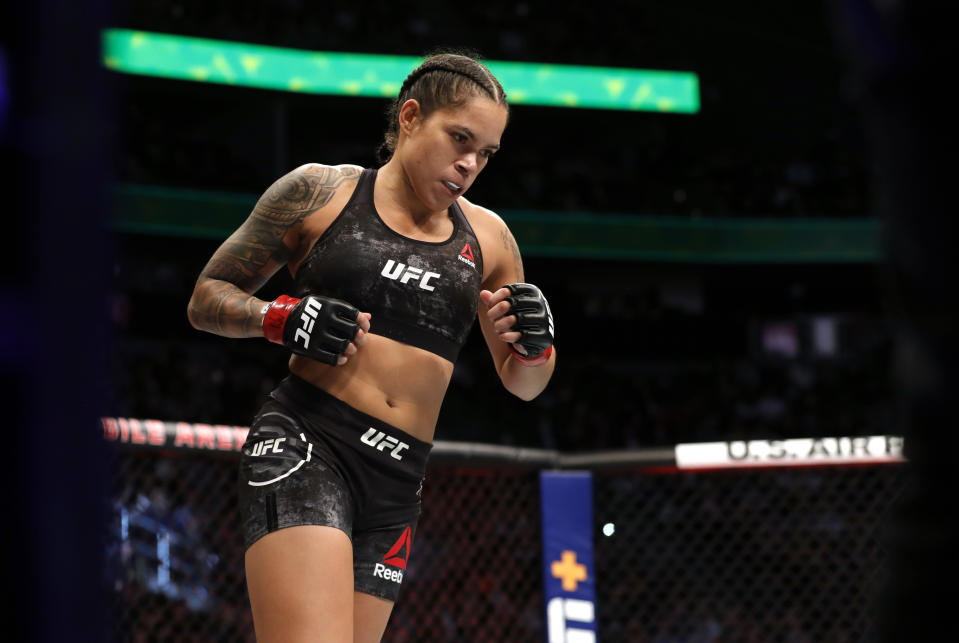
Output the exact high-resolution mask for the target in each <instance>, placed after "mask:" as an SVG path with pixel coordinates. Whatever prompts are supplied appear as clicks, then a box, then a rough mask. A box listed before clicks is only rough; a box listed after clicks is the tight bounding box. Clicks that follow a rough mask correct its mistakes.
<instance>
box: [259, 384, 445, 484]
mask: <svg viewBox="0 0 959 643" xmlns="http://www.w3.org/2000/svg"><path fill="white" fill-rule="evenodd" d="M270 395H271V396H272V397H273V398H274V399H276V400H278V401H280V402H281V403H282V402H292V403H293V404H294V405H299V406H301V407H302V409H301V410H302V411H305V412H306V413H308V414H310V415H316V416H319V417H321V418H323V419H324V420H327V423H328V425H329V427H330V428H331V429H333V430H335V431H338V432H341V433H350V434H353V433H358V434H359V441H358V444H359V443H360V442H362V443H363V444H366V445H367V446H370V447H372V448H374V449H377V450H378V451H381V452H385V453H387V454H389V453H395V454H396V455H399V456H401V458H402V461H403V464H405V465H407V466H412V467H414V468H415V469H417V470H425V468H426V462H427V460H428V459H429V455H430V451H431V450H432V449H433V445H432V444H430V443H429V442H424V441H422V440H419V439H417V438H415V437H413V436H412V435H410V434H409V433H407V432H406V431H403V430H402V429H398V428H396V427H395V426H393V425H392V424H389V423H387V422H384V421H383V420H381V419H379V418H377V417H375V416H372V415H370V414H368V413H364V412H363V411H360V410H358V409H355V408H353V407H352V406H350V405H349V404H347V403H346V402H344V401H343V400H341V399H340V398H338V397H336V396H335V395H331V394H330V393H328V392H326V391H324V390H323V389H321V388H317V387H316V386H313V385H312V384H310V383H309V382H307V381H306V380H304V379H302V378H299V377H297V376H296V375H293V374H292V373H291V374H290V375H288V376H287V377H285V378H284V379H283V381H281V382H280V384H279V385H278V386H277V387H276V389H274V391H273V392H272V393H271V394H270ZM284 398H285V399H284ZM387 436H388V437H389V438H392V440H390V439H387ZM401 445H405V446H401ZM394 459H396V460H399V459H400V458H395V456H394Z"/></svg>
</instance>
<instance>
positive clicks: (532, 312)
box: [504, 284, 553, 366]
mask: <svg viewBox="0 0 959 643" xmlns="http://www.w3.org/2000/svg"><path fill="white" fill-rule="evenodd" d="M504 288H509V291H510V293H511V295H510V296H509V297H507V298H506V301H508V302H509V303H510V311H509V312H508V313H507V314H510V315H516V323H515V324H513V327H512V328H511V329H510V330H518V331H520V332H521V333H522V334H523V336H522V337H520V338H519V341H518V342H514V343H512V344H510V348H512V349H513V357H514V358H516V359H518V360H519V361H520V363H521V364H524V365H525V366H539V365H540V364H545V363H546V361H547V360H549V356H550V354H551V353H552V352H553V314H552V313H551V312H550V311H549V304H548V303H547V302H546V297H544V296H543V293H542V292H540V289H539V288H537V287H536V286H534V285H533V284H509V285H507V286H504ZM516 344H519V345H520V346H522V347H523V349H525V351H526V353H525V354H524V353H521V352H520V351H518V350H516Z"/></svg>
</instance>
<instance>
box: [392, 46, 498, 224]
mask: <svg viewBox="0 0 959 643" xmlns="http://www.w3.org/2000/svg"><path fill="white" fill-rule="evenodd" d="M389 119H390V122H389V126H388V128H387V131H386V138H385V141H384V143H383V145H382V146H381V148H380V160H381V161H382V162H384V163H387V162H388V163H389V164H390V165H394V164H395V166H396V167H399V168H402V171H403V173H404V175H405V177H406V181H407V183H408V185H409V186H410V188H411V189H412V190H413V192H414V193H415V194H416V195H417V196H418V197H419V199H420V201H422V203H423V204H424V205H426V207H427V208H429V209H430V210H433V211H438V210H442V209H446V208H447V207H449V204H450V202H451V201H453V200H454V199H456V198H457V197H459V196H462V195H463V194H464V193H465V192H466V190H467V189H469V187H470V186H471V185H472V183H473V181H474V180H475V179H476V177H477V175H479V173H480V172H481V171H482V170H483V168H484V167H485V166H486V163H487V162H488V161H489V159H490V158H491V157H492V156H493V154H495V153H496V151H497V150H498V149H499V146H500V138H501V137H502V135H503V130H504V129H505V128H506V122H507V120H508V119H509V107H508V105H507V103H506V93H505V92H504V91H503V87H502V85H500V83H499V81H498V80H496V78H495V77H494V76H493V74H491V73H490V71H489V70H488V69H487V68H486V67H485V66H483V65H482V64H481V63H479V62H477V61H476V60H475V59H473V58H470V57H468V56H463V55H459V54H438V55H435V56H431V57H429V58H427V59H426V61H424V62H423V64H422V65H420V66H419V67H418V68H417V69H415V70H414V71H413V73H411V74H410V75H409V76H408V77H407V78H406V81H405V82H404V83H403V87H402V89H401V90H400V94H399V96H398V97H397V99H396V101H395V102H394V103H393V105H392V107H391V108H390V112H389Z"/></svg>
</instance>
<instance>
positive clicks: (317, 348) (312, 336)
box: [263, 295, 360, 366]
mask: <svg viewBox="0 0 959 643" xmlns="http://www.w3.org/2000/svg"><path fill="white" fill-rule="evenodd" d="M359 312H360V311H359V310H357V309H356V308H354V307H353V306H351V305H350V304H348V303H346V302H345V301H340V300H339V299H333V298H331V297H322V296H318V295H308V296H306V297H304V298H303V299H297V298H296V297H288V296H287V295H280V296H279V297H277V298H276V301H274V302H273V303H271V304H270V305H269V306H268V307H267V309H266V314H265V315H264V316H263V336H264V337H266V338H267V339H268V340H270V341H271V342H274V343H276V344H283V345H284V346H286V347H287V348H289V349H290V350H291V351H293V352H294V353H296V354H297V355H303V356H305V357H309V358H311V359H315V360H316V361H318V362H323V363H324V364H329V365H330V366H336V364H337V360H338V359H339V357H340V355H342V354H343V351H345V350H346V347H347V346H348V345H349V343H350V342H351V341H353V338H354V337H356V331H357V330H359V328H360V325H359V324H358V323H357V322H356V316H357V315H358V314H359Z"/></svg>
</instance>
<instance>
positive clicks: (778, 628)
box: [105, 446, 903, 643]
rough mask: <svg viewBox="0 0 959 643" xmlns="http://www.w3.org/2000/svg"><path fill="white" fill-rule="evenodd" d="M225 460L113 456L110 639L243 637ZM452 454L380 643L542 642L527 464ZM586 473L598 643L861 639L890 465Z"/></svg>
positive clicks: (532, 466)
mask: <svg viewBox="0 0 959 643" xmlns="http://www.w3.org/2000/svg"><path fill="white" fill-rule="evenodd" d="M237 460H238V457H237V454H236V453H217V452H213V451H209V452H199V451H195V450H192V451H191V450H175V449H133V448H129V447H121V446H118V447H117V449H116V452H115V466H114V470H113V497H112V499H111V501H112V505H113V521H112V525H111V529H110V534H111V536H110V541H109V543H108V544H107V547H108V557H107V558H108V560H109V561H110V565H109V566H108V567H107V568H106V570H105V581H106V582H107V583H108V584H109V586H110V587H111V588H112V594H111V596H112V608H113V623H114V630H115V633H116V640H117V641H135V642H141V641H142V642H147V641H149V642H165V641H176V642H184V641H185V642H194V641H196V642H199V641H204V642H210V641H253V640H254V636H253V623H252V619H251V615H250V610H249V603H248V600H247V596H246V589H245V583H244V575H243V546H242V534H241V531H240V520H239V515H238V512H237V502H236V488H235V481H236V466H237ZM465 460H467V461H469V460H470V458H465ZM463 461H464V458H462V457H461V458H459V459H444V458H443V457H434V458H433V460H432V462H431V466H430V469H429V471H428V474H427V478H426V482H425V484H424V488H423V514H422V517H421V519H420V524H419V527H418V529H417V533H416V538H415V541H414V547H413V553H412V556H411V559H410V565H411V568H410V572H409V574H408V575H407V577H406V581H405V582H404V587H403V590H402V592H401V594H400V598H399V601H398V602H397V604H396V607H395V609H394V612H393V616H392V618H391V621H390V626H389V627H388V631H387V634H386V637H385V638H384V641H392V642H398V641H463V642H473V641H497V642H513V641H518V642H521V641H544V640H545V626H544V617H543V609H544V608H543V598H542V593H541V585H542V580H541V578H542V558H541V543H540V538H541V532H540V504H539V482H538V470H539V468H540V466H542V463H537V462H536V461H535V459H532V460H526V461H524V460H523V458H518V459H515V460H513V461H511V462H499V463H496V464H490V462H491V460H490V459H489V458H486V459H485V460H484V459H477V458H475V457H473V458H472V461H474V462H479V463H480V464H474V465H471V466H464V464H463ZM594 476H595V477H594V496H595V498H594V502H595V507H594V522H595V525H594V541H595V563H596V571H595V573H596V577H597V587H598V596H597V599H598V618H599V639H600V640H601V641H604V642H607V643H608V642H612V641H629V642H631V643H632V642H637V643H641V642H646V641H649V642H651V643H652V642H655V643H672V642H680V641H683V642H690V643H692V642H696V643H698V642H707V641H716V642H719V641H722V642H724V643H726V642H738V641H742V642H752V641H757V642H758V641H762V642H769V641H789V642H790V643H805V642H807V641H808V642H813V641H815V642H816V643H829V642H840V641H857V640H862V638H863V637H864V636H865V634H866V633H867V631H868V629H869V620H870V614H871V611H870V610H871V605H872V594H873V592H874V590H875V588H876V587H877V580H878V573H879V571H878V570H880V569H881V567H882V561H883V551H882V546H881V539H880V529H881V527H882V525H883V524H884V522H885V517H886V513H887V511H888V510H889V509H890V507H891V506H892V503H893V502H894V500H895V498H896V496H897V495H898V492H899V490H900V488H901V486H902V483H903V472H902V469H901V467H899V466H896V465H876V466H846V467H811V468H789V469H775V468H774V469H762V470H750V471H742V470H734V471H721V472H701V473H675V470H673V473H671V474H664V473H661V472H660V473H650V470H641V469H622V468H621V469H617V470H606V469H600V470H597V471H596V472H595V474H594ZM607 534H609V535H607Z"/></svg>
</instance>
